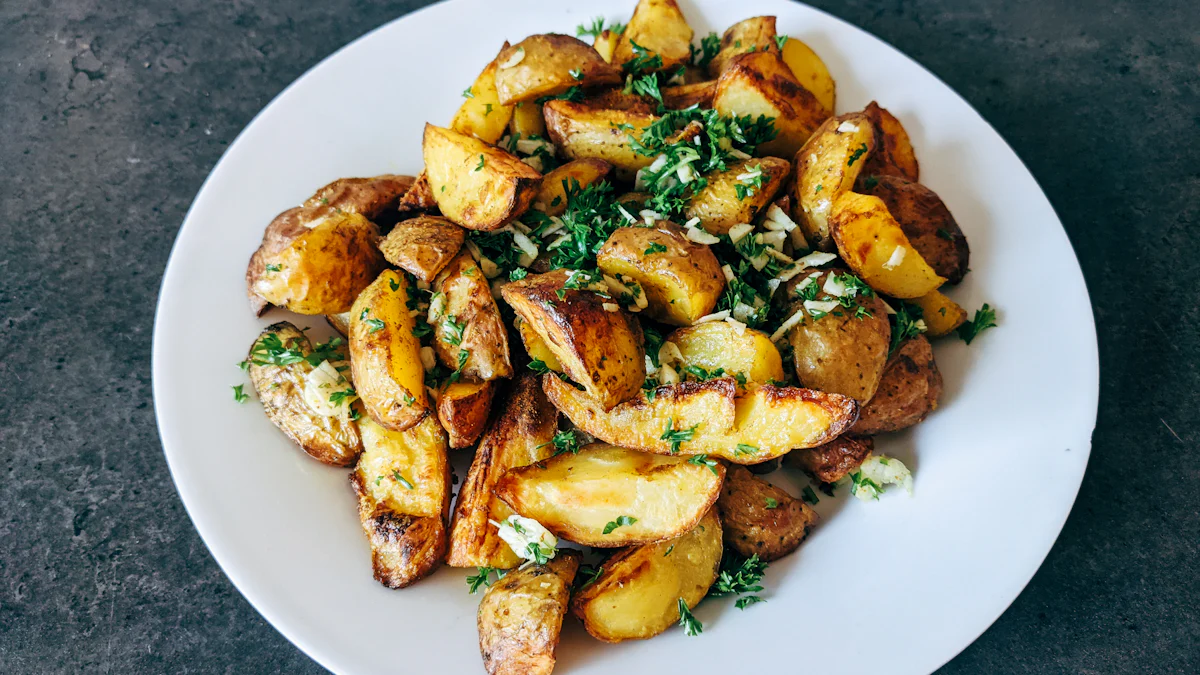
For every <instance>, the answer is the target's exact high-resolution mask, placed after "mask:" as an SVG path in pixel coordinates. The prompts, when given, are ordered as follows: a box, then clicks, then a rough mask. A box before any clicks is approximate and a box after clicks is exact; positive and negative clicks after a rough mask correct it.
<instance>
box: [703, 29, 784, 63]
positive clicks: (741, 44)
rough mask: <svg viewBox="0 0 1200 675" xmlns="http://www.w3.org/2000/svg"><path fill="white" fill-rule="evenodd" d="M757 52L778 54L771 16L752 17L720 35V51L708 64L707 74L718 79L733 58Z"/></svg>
mask: <svg viewBox="0 0 1200 675" xmlns="http://www.w3.org/2000/svg"><path fill="white" fill-rule="evenodd" d="M758 51H767V52H775V53H776V54H778V53H779V44H778V43H776V42H775V17H773V16H752V17H750V18H749V19H743V20H741V21H739V22H737V23H735V24H733V25H732V26H730V27H729V28H727V29H726V30H725V32H724V33H723V34H722V35H721V51H719V52H717V55H716V56H714V57H713V59H712V61H709V63H708V74H709V75H710V76H711V77H720V76H721V73H722V72H724V70H725V66H727V65H729V63H730V61H733V59H734V58H735V57H737V56H741V55H742V54H748V53H750V52H758Z"/></svg>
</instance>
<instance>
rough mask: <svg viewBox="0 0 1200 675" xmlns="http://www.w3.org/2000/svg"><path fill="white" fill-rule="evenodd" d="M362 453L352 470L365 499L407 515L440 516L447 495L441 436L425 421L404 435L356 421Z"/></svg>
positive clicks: (370, 422)
mask: <svg viewBox="0 0 1200 675" xmlns="http://www.w3.org/2000/svg"><path fill="white" fill-rule="evenodd" d="M358 428H359V431H360V432H361V433H362V439H363V454H362V457H359V459H358V467H357V469H355V470H356V471H358V472H359V474H361V475H362V479H363V483H364V485H365V486H366V489H367V491H368V492H369V493H370V495H371V498H372V499H373V500H374V501H375V502H376V503H379V504H382V505H384V506H386V507H387V508H388V509H390V510H392V511H394V512H396V513H400V514H403V515H407V516H418V517H419V516H440V515H441V513H442V506H443V504H444V503H445V501H446V499H448V495H449V490H450V463H449V460H448V459H447V457H446V453H447V450H448V448H447V444H446V432H445V431H443V430H442V427H441V425H440V424H438V421H437V420H436V419H434V418H433V417H432V416H431V417H426V418H425V420H424V421H423V422H421V423H420V424H418V425H416V426H414V427H412V428H410V429H408V430H406V431H391V430H389V429H385V428H383V427H381V426H379V425H378V424H376V423H375V421H374V420H372V419H371V418H369V417H366V418H363V419H361V420H359V427H358Z"/></svg>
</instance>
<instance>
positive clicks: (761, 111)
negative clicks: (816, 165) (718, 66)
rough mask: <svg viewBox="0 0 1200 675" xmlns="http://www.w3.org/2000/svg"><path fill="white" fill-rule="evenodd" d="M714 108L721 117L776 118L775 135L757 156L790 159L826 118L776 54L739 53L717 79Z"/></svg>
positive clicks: (814, 99)
mask: <svg viewBox="0 0 1200 675" xmlns="http://www.w3.org/2000/svg"><path fill="white" fill-rule="evenodd" d="M713 109H714V110H716V111H717V112H719V113H721V114H722V115H734V114H736V115H739V116H741V115H751V116H753V117H758V116H759V115H766V116H767V117H774V118H775V129H776V131H778V132H779V133H778V135H777V136H776V137H775V139H774V140H772V141H769V142H767V143H763V144H762V145H760V146H759V147H758V154H760V155H773V156H775V157H791V156H792V155H794V154H796V151H797V150H799V149H800V146H802V145H804V142H805V141H807V140H808V138H809V137H810V136H812V134H813V132H814V131H816V130H817V127H819V126H821V123H822V122H824V121H825V119H826V118H827V117H828V116H829V113H828V112H827V111H826V110H825V107H824V106H822V105H821V102H820V101H818V100H817V97H815V96H813V94H812V92H810V91H809V90H807V89H805V88H804V87H803V86H801V85H800V82H799V81H798V80H796V76H795V75H793V74H792V71H791V69H790V68H788V66H787V64H786V63H784V62H783V59H782V58H780V56H779V53H778V51H775V52H770V51H766V52H753V53H750V54H742V55H740V56H737V57H734V59H733V60H732V61H731V62H730V63H729V65H728V66H726V68H725V71H724V72H723V73H721V77H720V79H718V80H717V93H716V95H715V96H714V97H713Z"/></svg>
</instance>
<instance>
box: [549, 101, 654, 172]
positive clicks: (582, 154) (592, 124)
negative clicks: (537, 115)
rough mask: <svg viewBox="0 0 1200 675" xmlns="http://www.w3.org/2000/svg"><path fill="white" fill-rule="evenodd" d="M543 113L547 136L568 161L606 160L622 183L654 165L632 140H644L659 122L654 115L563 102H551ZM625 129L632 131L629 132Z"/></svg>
mask: <svg viewBox="0 0 1200 675" xmlns="http://www.w3.org/2000/svg"><path fill="white" fill-rule="evenodd" d="M542 110H543V113H544V116H545V120H546V133H547V134H548V135H549V136H550V140H551V141H553V142H554V145H555V146H556V147H558V150H559V153H560V154H561V155H563V156H565V157H567V158H568V159H587V158H592V159H602V160H604V161H606V162H608V163H609V164H612V165H613V167H614V168H615V169H616V172H615V173H616V175H617V177H618V178H620V179H622V180H632V179H633V176H634V174H635V173H637V170H638V169H642V168H645V167H647V166H650V163H651V162H653V161H654V158H653V157H647V156H645V155H639V154H638V153H637V152H635V151H634V149H633V147H631V145H630V143H629V137H630V136H632V137H633V138H635V139H641V137H642V132H644V131H645V130H646V128H647V127H649V126H650V125H651V124H653V123H654V122H655V121H656V120H657V119H658V116H657V115H654V114H653V113H650V112H644V111H641V110H636V109H635V110H615V109H608V108H595V107H592V106H590V105H588V104H586V103H573V102H571V101H562V100H555V101H548V102H546V104H545V106H543V108H542ZM624 125H629V127H632V128H631V129H629V130H626V129H625V128H622V127H623V126H624Z"/></svg>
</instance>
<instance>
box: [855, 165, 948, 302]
mask: <svg viewBox="0 0 1200 675" xmlns="http://www.w3.org/2000/svg"><path fill="white" fill-rule="evenodd" d="M859 184H860V185H862V187H863V189H862V190H860V192H862V193H863V194H868V195H871V196H874V197H879V198H880V199H881V200H883V203H884V205H885V206H887V210H888V213H891V214H892V217H893V218H895V219H896V222H898V223H900V228H901V229H902V230H904V236H906V237H908V241H909V243H911V244H912V247H913V248H914V249H916V250H917V253H920V254H921V257H922V258H923V259H924V260H925V262H926V263H928V264H929V266H930V267H932V268H933V271H934V272H936V273H937V274H938V275H939V276H943V277H946V283H950V284H957V283H958V282H960V281H962V280H963V277H964V276H966V274H967V267H968V266H969V265H970V262H971V249H970V247H968V246H967V237H966V235H964V234H963V231H962V229H960V228H959V226H958V221H956V220H954V216H952V215H950V209H948V208H946V205H945V204H944V203H943V202H942V199H941V197H938V196H937V193H936V192H934V191H933V190H930V189H929V188H927V187H925V186H924V185H921V184H919V183H911V182H909V181H907V180H905V179H903V178H897V177H895V176H868V177H867V178H866V179H865V180H863V179H861V178H860V180H859Z"/></svg>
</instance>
